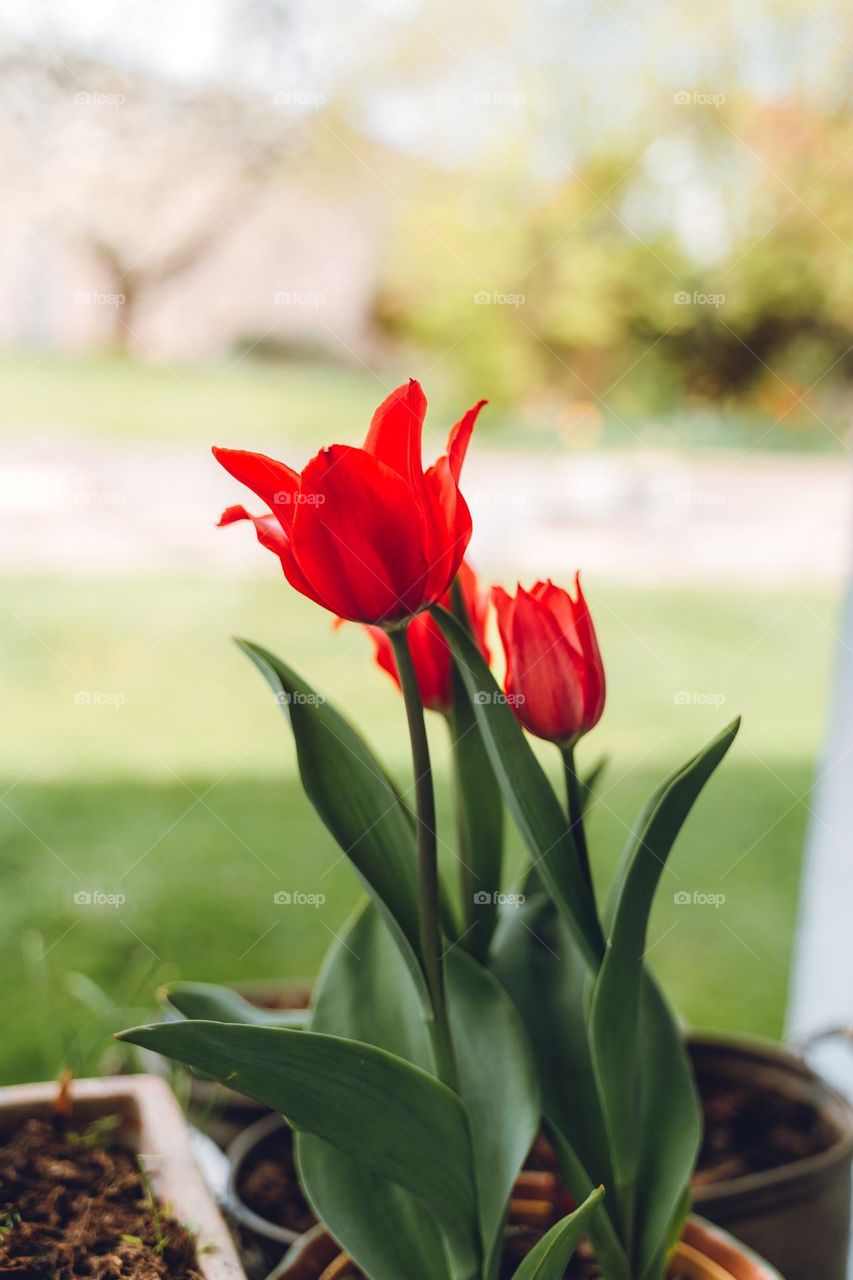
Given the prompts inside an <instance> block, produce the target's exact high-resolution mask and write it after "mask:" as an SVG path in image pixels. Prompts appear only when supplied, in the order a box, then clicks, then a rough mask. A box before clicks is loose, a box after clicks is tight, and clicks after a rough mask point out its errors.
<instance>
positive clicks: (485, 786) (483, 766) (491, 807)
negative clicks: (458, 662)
mask: <svg viewBox="0 0 853 1280" xmlns="http://www.w3.org/2000/svg"><path fill="white" fill-rule="evenodd" d="M448 729H449V731H450V738H451V748H452V751H453V769H454V775H455V785H456V807H457V815H458V823H457V825H458V828H459V849H458V854H457V856H458V857H459V859H460V862H461V863H462V864H463V865H462V873H463V874H462V875H461V877H460V878H461V883H462V885H463V888H462V898H463V901H462V919H463V922H464V923H463V928H462V945H463V946H464V947H465V949H466V950H467V951H469V952H470V953H471V955H473V956H475V957H476V958H477V959H478V960H480V961H482V962H483V963H485V961H486V959H487V957H488V954H489V946H490V944H491V940H492V935H493V933H494V931H495V924H496V923H497V912H498V904H497V894H498V892H499V890H500V887H501V878H502V870H503V843H504V813H503V797H502V796H501V790H500V787H499V785H498V780H497V778H496V777H495V771H494V769H493V768H492V765H491V762H490V760H489V756H488V752H487V751H486V746H485V743H484V742H483V737H482V734H481V732H480V727H479V725H478V724H477V719H476V716H475V715H474V712H473V710H472V707H471V703H470V700H469V698H468V694H467V692H466V690H465V686H464V684H463V683H462V680H461V679H460V677H459V675H458V673H457V672H454V681H453V709H452V712H451V714H450V716H449V717H448Z"/></svg>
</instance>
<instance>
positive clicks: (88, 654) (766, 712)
mask: <svg viewBox="0 0 853 1280" xmlns="http://www.w3.org/2000/svg"><path fill="white" fill-rule="evenodd" d="M4 587H5V592H4ZM0 595H2V600H3V606H4V608H5V610H6V613H5V614H4V626H3V629H2V642H0V643H2V663H3V668H4V670H7V671H10V670H11V671H14V672H15V682H14V684H7V689H6V694H5V697H6V706H5V708H4V710H5V712H6V722H7V724H10V725H12V726H13V732H7V733H6V734H4V735H3V736H2V739H0V779H2V785H0V793H2V803H0V865H2V867H3V882H2V883H3V892H2V896H0V926H2V927H0V963H1V964H2V967H3V973H4V975H5V982H4V987H3V991H4V995H3V1004H2V1013H3V1024H4V1027H5V1028H6V1034H5V1035H4V1037H3V1038H2V1041H0V1078H2V1079H3V1080H4V1081H10V1080H18V1079H26V1078H33V1077H36V1078H38V1077H45V1076H50V1075H52V1074H54V1073H55V1071H56V1070H57V1068H58V1067H59V1066H60V1065H62V1064H65V1063H68V1064H70V1065H71V1066H72V1067H75V1068H77V1069H81V1068H85V1067H86V1066H87V1065H91V1062H92V1061H93V1059H94V1058H95V1057H97V1054H98V1052H99V1050H100V1049H101V1048H102V1047H103V1044H104V1043H105V1042H106V1031H107V1029H108V1028H109V1027H110V1025H111V1024H112V1023H113V1022H114V1021H118V1022H122V1021H125V1022H131V1021H134V1020H136V1016H137V1014H138V1012H139V1006H145V1005H147V1004H149V1003H150V1002H151V999H152V993H153V991H154V988H155V987H156V985H157V984H158V983H159V982H162V981H164V980H168V979H169V978H174V977H176V976H178V975H181V976H184V977H196V978H198V977H204V978H210V979H213V980H234V979H239V978H258V977H267V976H274V975H281V976H284V975H302V974H309V975H310V974H313V973H314V972H316V969H317V966H318V964H319V963H320V960H321V958H322V955H323V953H324V951H325V949H326V947H327V946H328V943H329V941H330V938H331V935H332V934H333V933H334V932H335V931H336V930H339V929H340V927H341V924H342V922H343V921H344V920H345V919H346V917H347V914H348V913H349V911H350V910H351V908H352V905H353V903H354V902H355V901H356V898H357V887H356V884H355V881H354V877H353V875H352V873H351V871H350V870H349V868H348V866H347V865H346V863H345V861H344V859H343V858H341V856H340V855H339V851H338V850H337V849H336V847H335V846H334V844H333V842H332V840H331V838H330V837H329V836H328V834H327V833H326V832H325V830H324V829H323V828H322V827H321V826H320V824H319V822H318V820H317V819H316V818H315V816H314V814H313V812H312V811H311V809H310V806H309V805H308V802H307V801H306V800H305V798H304V797H303V795H302V793H301V790H300V787H299V783H298V780H297V777H296V773H295V762H294V758H293V751H292V743H291V741H290V739H289V735H288V732H287V729H286V726H285V724H284V723H283V720H282V717H281V713H280V710H279V709H278V708H277V707H276V706H275V703H274V701H273V699H272V698H271V697H270V695H269V694H268V693H267V692H266V688H265V686H264V685H263V684H262V683H261V681H260V680H259V677H258V676H257V674H256V673H255V672H254V671H253V670H252V668H251V667H250V665H249V663H248V662H247V661H246V659H245V658H243V657H242V656H241V655H240V654H239V653H238V652H237V650H236V649H235V648H234V647H233V645H232V644H231V643H230V640H229V636H230V634H232V633H234V632H240V633H243V634H246V635H248V636H250V637H251V638H253V639H256V640H258V641H260V642H262V643H264V644H267V645H268V646H269V647H271V648H273V649H276V650H278V651H280V652H281V653H282V655H283V656H286V657H287V658H288V659H289V660H290V661H291V662H292V663H293V664H294V665H295V666H296V667H297V668H298V669H301V670H302V671H303V673H304V674H305V675H306V676H307V677H308V678H309V679H310V680H311V681H312V682H313V683H315V684H316V685H317V686H318V687H319V688H320V689H321V690H323V692H325V693H327V694H328V695H329V696H330V697H332V698H333V699H334V700H335V701H336V702H338V704H339V705H341V706H343V707H344V708H345V709H346V711H347V713H348V714H349V715H351V717H352V718H353V719H354V720H355V721H356V722H357V723H358V724H359V725H361V726H363V727H365V729H366V731H367V734H368V736H369V738H370V740H371V741H372V743H373V744H374V745H375V746H376V748H377V749H378V750H379V751H380V753H381V754H382V755H383V757H384V759H385V760H386V761H387V762H388V764H389V766H390V767H391V768H392V770H393V771H394V773H395V774H396V775H397V776H398V778H399V779H400V781H401V783H402V784H403V785H405V782H406V744H405V739H404V733H403V719H402V709H401V706H400V704H399V700H398V696H397V694H396V692H395V691H394V689H393V688H392V686H391V685H390V682H388V681H387V679H386V678H385V677H384V676H383V675H382V674H381V673H380V672H379V671H377V670H376V669H375V668H374V667H373V666H372V664H371V663H370V660H369V646H368V643H367V640H366V638H365V637H364V636H363V635H361V634H360V632H359V631H358V630H357V629H356V628H354V627H351V628H346V629H344V630H343V631H341V632H333V631H332V629H331V628H330V626H329V623H328V619H327V618H326V617H325V615H322V614H321V613H320V612H319V611H318V610H316V609H315V608H314V607H313V606H311V605H310V604H309V603H308V602H307V601H305V600H303V599H301V598H300V597H297V596H296V595H295V594H294V593H293V592H291V591H289V590H287V589H286V588H285V587H284V585H283V584H281V582H280V580H279V579H278V577H276V576H275V575H273V574H270V576H269V578H266V577H265V578H263V579H258V580H255V581H235V580H234V579H230V578H229V579H227V580H212V579H208V580H201V579H189V578H181V577H176V578H175V579H174V580H170V581H163V580H161V579H150V580H147V579H140V580H119V579H115V580H114V579H98V580H83V579H81V580H78V581H74V582H69V581H68V580H56V581H53V580H50V579H38V580H33V581H31V582H8V583H6V584H0ZM590 595H591V605H592V608H593V610H594V612H595V614H596V617H597V619H598V623H599V631H600V635H601V641H602V647H603V650H604V654H605V658H606V661H607V665H608V671H609V676H610V701H609V706H608V711H607V713H606V716H605V719H604V721H603V722H602V725H601V726H600V728H599V729H598V730H597V731H596V733H595V735H594V738H591V739H590V740H588V741H587V742H586V743H585V744H584V747H583V756H584V760H585V761H586V763H587V764H588V763H591V762H592V760H593V759H594V758H595V757H596V756H597V755H598V754H599V753H600V752H602V751H603V752H607V753H608V754H609V755H610V756H611V757H612V763H611V766H610V768H609V771H608V774H607V776H606V778H605V780H604V783H603V786H602V791H601V795H600V799H599V801H598V803H597V805H596V808H595V810H594V812H593V815H592V839H593V844H594V847H595V850H596V861H597V872H598V875H599V876H600V878H601V880H602V882H603V881H604V880H605V879H606V878H607V876H608V875H609V873H610V871H611V870H612V867H613V866H614V864H615V860H616V858H617V856H618V853H619V849H620V847H621V845H622V843H623V842H624V839H625V834H626V826H627V825H628V824H630V822H631V820H632V818H633V816H634V815H635V813H636V811H637V809H638V808H639V807H640V805H641V803H642V801H643V800H644V799H645V798H646V796H647V795H648V793H649V791H650V790H651V789H652V787H653V786H654V785H655V783H656V782H657V781H659V780H660V778H661V776H662V775H663V774H664V773H665V772H666V771H667V770H669V769H671V768H672V767H674V766H675V765H676V764H679V763H680V762H681V761H682V759H683V758H684V757H685V756H686V755H687V754H688V753H690V752H691V751H692V750H694V749H695V748H696V746H697V745H699V744H701V743H702V742H703V741H704V740H705V739H706V738H708V737H710V736H711V735H712V734H713V733H714V732H715V731H716V730H717V729H718V728H719V727H720V725H721V724H722V723H723V722H724V721H725V720H726V719H728V718H729V717H730V716H731V715H732V714H734V713H735V712H736V711H743V713H744V715H745V723H744V731H743V734H742V737H741V739H740V740H739V742H738V744H737V745H736V747H735V749H734V752H733V754H732V756H731V757H730V758H729V760H727V761H726V763H725V765H724V766H723V769H722V770H721V773H720V775H719V777H718V778H717V779H715V780H714V782H713V783H712V785H711V787H710V788H709V790H708V792H707V794H706V795H705V796H703V798H702V800H701V801H700V804H699V806H698V809H697V812H696V813H695V815H694V817H693V820H692V822H691V824H690V826H689V828H688V830H687V831H686V832H685V836H684V838H683V839H682V840H681V841H680V842H679V845H678V846H677V848H676V850H675V853H674V855H673V859H672V870H671V873H668V874H667V876H666V878H665V882H664V886H663V889H662V892H661V894H660V902H659V905H658V907H657V909H656V912H655V916H654V919H653V922H652V929H651V934H650V942H651V953H650V958H651V961H652V963H653V964H654V965H655V967H656V968H657V969H658V970H659V971H660V973H661V974H662V976H663V978H664V980H665V982H666V985H667V987H668V989H669V990H670V991H671V993H672V994H673V996H674V997H675V999H676V1001H677V1002H678V1004H679V1006H680V1007H681V1008H682V1010H683V1011H684V1013H685V1014H686V1015H687V1016H688V1017H689V1018H691V1019H692V1020H695V1021H696V1022H697V1023H699V1024H702V1025H715V1026H727V1027H733V1028H741V1029H745V1028H747V1027H748V1028H750V1029H752V1030H756V1031H760V1032H764V1033H767V1034H771V1035H772V1034H778V1033H779V1031H780V1029H781V1025H782V1018H783V1013H784V1005H785V997H786V987H787V973H788V965H789V960H790V944H791V936H792V927H793V921H794V913H795V905H796V887H797V880H798V874H799V866H800V856H801V850H802V845H803V837H804V833H805V829H806V821H807V817H808V809H807V806H808V795H809V787H810V782H811V776H812V771H813V762H814V759H815V755H816V751H817V749H818V745H819V742H820V739H821V735H822V731H823V723H824V714H825V690H826V688H827V685H828V676H829V664H830V660H831V655H832V652H833V646H834V635H833V629H834V615H835V608H836V602H835V600H834V599H833V598H832V597H831V596H830V595H829V594H828V593H820V592H814V591H810V592H801V591H798V592H796V593H795V592H783V591H772V592H770V591H768V592H757V591H750V592H743V593H737V592H711V591H708V592H696V593H688V592H684V591H661V590H657V591H653V592H651V591H641V590H628V589H625V588H620V589H618V590H617V589H610V588H603V589H599V590H598V591H597V592H594V591H592V590H590ZM803 672H807V673H808V678H807V679H803V678H801V677H802V673H803ZM80 695H83V696H82V697H81V696H80ZM432 729H433V732H434V746H435V757H436V763H437V772H438V775H439V779H438V780H439V788H440V794H441V797H442V804H443V805H444V803H445V798H446V793H447V778H446V775H445V762H446V750H445V745H444V743H443V741H442V737H441V731H442V726H441V725H440V724H433V726H432ZM544 758H545V760H546V762H547V763H548V765H549V767H550V765H551V764H552V763H553V762H552V761H551V758H550V756H549V755H548V754H546V755H545V756H544ZM444 817H445V822H444V827H443V830H445V831H448V830H450V827H449V824H448V823H447V821H446V819H447V814H446V810H445V811H444ZM521 862H522V853H521V850H520V848H519V846H518V842H517V840H516V839H515V837H513V843H512V848H511V852H510V858H509V863H510V869H509V873H508V874H509V877H510V878H512V876H513V874H515V873H516V872H517V871H518V869H519V868H520V865H521ZM278 889H291V890H299V891H302V892H306V893H317V894H322V895H324V897H325V901H324V902H323V903H322V904H321V905H320V906H318V907H303V908H286V907H281V906H277V905H276V904H275V903H274V901H273V895H274V893H275V891H276V890H278ZM81 891H82V892H88V893H96V892H100V893H102V894H105V895H122V896H123V897H124V898H125V901H124V902H120V903H119V904H118V905H107V904H104V905H101V906H96V905H84V904H78V903H75V901H74V896H75V894H79V893H80V892H81ZM685 892H686V893H689V894H691V895H692V894H694V893H698V894H705V895H720V894H723V895H725V902H724V904H722V905H720V906H718V907H713V906H707V905H698V904H694V905H690V906H680V905H678V904H677V903H676V902H675V900H674V899H675V895H676V894H677V893H685ZM74 972H82V973H84V974H85V975H86V976H87V978H89V979H91V980H92V981H94V982H95V983H96V984H98V985H99V986H100V987H101V988H102V989H103V991H104V992H105V994H106V997H107V998H108V1001H111V1002H113V1003H115V1004H120V1005H122V1006H134V1009H130V1008H124V1009H122V1010H120V1011H118V1012H116V1011H115V1010H110V1009H109V1008H105V1010H104V1012H103V1015H102V1016H100V1017H98V1018H93V1017H92V1015H91V1014H89V1013H85V1014H84V1013H83V1012H82V1010H81V1006H80V1004H79V1003H78V1002H77V1001H76V1000H75V998H74V997H73V996H72V995H71V994H69V991H68V985H69V975H71V974H73V973H74ZM78 986H79V983H78ZM34 993H35V995H34Z"/></svg>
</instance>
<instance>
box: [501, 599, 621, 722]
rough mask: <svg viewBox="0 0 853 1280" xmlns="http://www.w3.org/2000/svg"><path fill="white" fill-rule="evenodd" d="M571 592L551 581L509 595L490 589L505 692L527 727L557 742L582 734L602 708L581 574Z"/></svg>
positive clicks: (597, 655)
mask: <svg viewBox="0 0 853 1280" xmlns="http://www.w3.org/2000/svg"><path fill="white" fill-rule="evenodd" d="M575 589H576V592H577V599H576V600H573V599H572V597H571V596H570V595H569V593H568V591H564V590H562V588H560V587H555V586H554V584H553V583H552V582H537V584H536V586H535V587H534V588H533V590H532V591H524V590H523V589H522V588H521V587H520V586H519V588H518V593H517V595H516V597H515V599H513V598H512V597H511V596H509V595H507V593H506V592H505V591H503V590H501V588H500V587H495V588H493V591H492V599H493V600H494V603H495V607H496V609H497V611H498V625H499V627H500V633H501V640H502V641H503V647H504V652H505V654H506V681H505V689H506V693H507V697H508V698H509V700H510V702H511V704H512V706H513V708H514V710H515V713H516V715H517V716H518V718H519V720H520V721H521V723H522V724H523V725H524V726H525V728H526V729H529V730H530V732H531V733H533V734H535V735H536V736H537V738H545V739H547V740H548V741H549V742H557V743H560V744H561V745H563V746H566V745H569V744H572V743H574V742H575V741H576V740H577V739H578V738H579V737H581V735H582V734H584V733H588V732H589V730H590V729H592V728H593V727H594V726H595V725H596V724H598V721H599V720H600V719H601V713H602V711H603V710H604V696H605V682H604V667H603V665H602V662H601V654H600V653H599V650H598V641H597V640H596V638H595V628H594V627H593V625H592V618H591V617H590V614H589V609H588V608H587V604H586V601H585V600H584V597H583V592H582V591H581V584H580V574H576V576H575Z"/></svg>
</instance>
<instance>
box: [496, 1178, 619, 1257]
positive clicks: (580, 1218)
mask: <svg viewBox="0 0 853 1280" xmlns="http://www.w3.org/2000/svg"><path fill="white" fill-rule="evenodd" d="M603 1198H604V1187H598V1189H597V1190H595V1191H593V1192H592V1194H591V1195H590V1196H589V1197H588V1198H587V1199H586V1200H585V1201H584V1203H583V1204H582V1205H581V1206H580V1208H578V1209H575V1211H574V1213H570V1214H569V1216H568V1217H567V1218H563V1219H562V1221H561V1222H558V1223H557V1224H556V1226H553V1227H552V1228H551V1230H550V1231H549V1232H547V1234H546V1235H544V1236H543V1237H542V1239H541V1240H540V1241H539V1243H538V1244H537V1245H536V1247H535V1248H534V1249H532V1250H531V1251H530V1253H528V1255H527V1257H526V1258H525V1259H524V1261H523V1262H522V1264H521V1266H520V1267H519V1268H518V1270H517V1271H516V1273H515V1276H514V1277H513V1280H563V1276H564V1275H565V1273H566V1267H567V1266H568V1265H569V1262H570V1261H571V1257H572V1254H573V1253H574V1251H575V1249H577V1247H578V1245H579V1244H580V1242H581V1237H582V1236H583V1235H584V1233H585V1232H586V1230H587V1225H588V1222H589V1217H590V1214H591V1213H592V1211H593V1209H595V1207H596V1205H598V1204H600V1203H601V1201H602V1199H603Z"/></svg>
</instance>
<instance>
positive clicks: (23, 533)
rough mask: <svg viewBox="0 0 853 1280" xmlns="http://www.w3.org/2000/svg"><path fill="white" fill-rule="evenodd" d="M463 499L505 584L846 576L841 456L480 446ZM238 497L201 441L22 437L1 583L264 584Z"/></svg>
mask: <svg viewBox="0 0 853 1280" xmlns="http://www.w3.org/2000/svg"><path fill="white" fill-rule="evenodd" d="M271 447H273V446H271ZM291 452H292V454H293V456H294V457H297V456H299V454H298V451H295V450H293V451H291ZM463 490H464V492H465V493H466V496H467V497H468V500H469V503H470V505H471V507H472V509H473V512H474V517H475V528H476V532H475V539H474V543H473V546H472V551H471V556H472V559H474V560H475V562H476V564H477V565H478V567H479V568H480V569H481V571H483V572H484V573H487V574H492V575H496V576H509V577H512V578H514V577H520V578H523V579H524V580H525V581H527V580H529V579H530V578H531V577H533V576H534V575H538V574H553V575H558V576H560V577H561V578H563V579H565V578H566V577H567V575H568V574H569V573H570V572H571V571H572V570H573V569H574V568H575V567H576V566H578V565H580V566H582V567H583V569H584V571H585V573H586V575H587V577H588V578H589V579H590V580H593V579H594V580H608V581H617V580H618V581H622V582H625V583H633V582H638V583H640V582H694V581H701V582H710V581H714V582H718V583H731V584H732V585H735V584H749V583H755V584H759V583H766V584H768V585H772V584H775V583H784V582H789V581H790V582H797V581H800V582H815V583H817V582H836V581H838V580H840V579H841V578H842V577H843V576H844V573H845V570H846V567H847V560H848V554H849V529H850V527H851V497H853V494H851V476H850V471H849V467H848V465H847V463H846V460H844V459H842V458H838V457H807V456H799V455H787V456H785V455H774V454H761V453H758V452H754V453H748V454H744V453H732V454H726V453H715V454H708V455H705V456H703V457H682V456H679V455H675V454H669V453H660V454H652V453H600V454H585V455H578V456H574V455H571V456H568V455H566V454H559V455H555V454H544V455H543V454H512V453H505V452H488V451H484V450H483V449H482V448H480V449H477V450H475V451H473V453H472V455H471V457H470V459H469V464H468V466H467V469H466V475H465V483H464V484H463ZM239 500H240V497H239V486H237V485H236V484H235V482H234V481H233V480H231V479H230V478H229V477H228V476H227V475H225V473H224V472H222V471H220V469H219V468H218V467H217V466H216V464H215V463H214V461H213V459H212V458H211V457H210V455H209V454H207V453H206V452H205V451H204V450H203V449H200V448H199V447H198V446H195V445H193V446H192V447H189V446H185V445H177V444H176V445H173V446H165V447H164V446H163V445H162V444H156V445H153V444H152V445H147V444H144V443H140V442H139V441H122V442H115V443H109V444H105V443H104V442H103V441H91V442H88V443H87V442H75V443H73V444H72V443H69V441H68V440H67V439H62V440H59V439H57V440H53V441H51V440H46V439H43V438H39V439H33V441H32V443H31V444H30V443H28V442H26V441H18V442H16V444H15V445H14V446H12V447H11V448H10V449H8V450H6V454H5V458H4V462H3V466H2V470H0V572H2V573H5V574H10V573H11V574H15V575H20V574H30V573H33V572H36V573H48V572H50V573H64V574H78V575H90V574H115V573H127V574H157V573H158V572H160V571H162V570H165V569H168V570H169V572H174V571H175V570H180V571H182V572H190V573H191V572H193V571H194V570H197V571H198V572H199V573H203V574H208V573H210V572H224V573H252V574H266V573H268V572H269V565H268V563H267V561H266V558H265V557H264V556H263V555H261V554H259V553H258V551H257V549H256V547H255V545H254V536H253V534H252V533H251V531H250V530H249V529H248V528H235V529H230V530H227V531H221V530H216V529H215V528H214V525H215V521H216V519H217V517H218V515H219V512H220V511H221V509H222V508H223V507H224V506H227V505H228V504H230V503H232V502H235V501H239ZM246 501H247V503H248V497H246ZM248 505H250V506H251V503H248ZM256 505H259V504H256Z"/></svg>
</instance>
